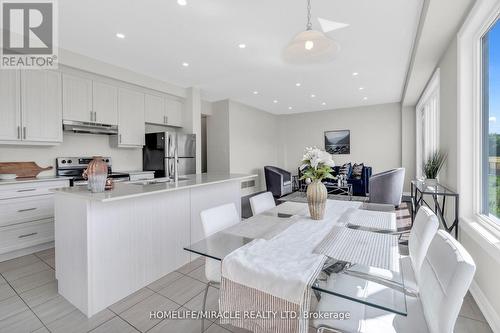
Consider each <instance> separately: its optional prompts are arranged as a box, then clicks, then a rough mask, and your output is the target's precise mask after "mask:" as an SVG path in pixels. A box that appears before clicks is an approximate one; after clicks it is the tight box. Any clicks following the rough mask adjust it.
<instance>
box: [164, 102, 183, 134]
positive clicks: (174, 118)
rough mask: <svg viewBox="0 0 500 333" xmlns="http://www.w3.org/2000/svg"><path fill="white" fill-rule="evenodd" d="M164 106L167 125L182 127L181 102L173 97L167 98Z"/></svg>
mask: <svg viewBox="0 0 500 333" xmlns="http://www.w3.org/2000/svg"><path fill="white" fill-rule="evenodd" d="M166 106H167V114H166V116H167V125H169V126H176V127H182V111H183V108H184V107H183V104H182V102H180V101H178V100H175V99H171V98H167V99H166Z"/></svg>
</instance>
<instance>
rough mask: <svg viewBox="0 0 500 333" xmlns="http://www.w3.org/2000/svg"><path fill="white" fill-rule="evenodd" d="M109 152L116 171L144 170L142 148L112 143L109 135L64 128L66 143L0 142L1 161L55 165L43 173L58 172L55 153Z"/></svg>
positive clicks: (72, 154) (87, 153)
mask: <svg viewBox="0 0 500 333" xmlns="http://www.w3.org/2000/svg"><path fill="white" fill-rule="evenodd" d="M94 155H101V156H110V157H111V158H112V159H113V170H114V171H133V170H142V149H123V148H122V149H117V148H112V147H111V146H110V145H109V137H108V136H107V135H95V134H74V133H70V132H64V138H63V143H61V144H60V145H58V146H21V145H17V146H15V145H12V146H5V145H0V162H21V161H34V162H36V163H37V164H38V165H40V166H41V167H46V166H49V165H51V166H53V167H54V169H53V170H50V171H46V172H43V173H41V174H40V175H47V176H48V175H51V174H55V160H56V157H63V156H68V157H72V156H94Z"/></svg>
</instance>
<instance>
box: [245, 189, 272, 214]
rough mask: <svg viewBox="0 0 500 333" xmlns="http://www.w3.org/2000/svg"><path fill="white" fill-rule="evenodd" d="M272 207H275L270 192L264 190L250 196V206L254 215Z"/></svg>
mask: <svg viewBox="0 0 500 333" xmlns="http://www.w3.org/2000/svg"><path fill="white" fill-rule="evenodd" d="M274 207H276V202H275V201H274V197H273V194H272V193H271V192H264V193H261V194H257V195H254V196H253V197H251V198H250V208H252V214H253V215H254V216H255V215H257V214H260V213H262V212H265V211H266V210H269V209H271V208H274Z"/></svg>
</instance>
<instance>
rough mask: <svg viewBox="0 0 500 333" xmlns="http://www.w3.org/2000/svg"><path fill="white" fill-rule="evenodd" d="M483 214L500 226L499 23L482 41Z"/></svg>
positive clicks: (494, 25)
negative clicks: (499, 223)
mask: <svg viewBox="0 0 500 333" xmlns="http://www.w3.org/2000/svg"><path fill="white" fill-rule="evenodd" d="M482 58H483V61H482V104H483V172H482V174H483V200H482V202H483V213H484V214H485V215H488V216H490V217H491V218H492V219H494V220H496V221H497V222H500V22H499V21H498V20H497V21H496V23H495V24H493V26H492V27H491V28H490V29H489V30H488V32H487V33H486V34H485V35H484V36H483V38H482Z"/></svg>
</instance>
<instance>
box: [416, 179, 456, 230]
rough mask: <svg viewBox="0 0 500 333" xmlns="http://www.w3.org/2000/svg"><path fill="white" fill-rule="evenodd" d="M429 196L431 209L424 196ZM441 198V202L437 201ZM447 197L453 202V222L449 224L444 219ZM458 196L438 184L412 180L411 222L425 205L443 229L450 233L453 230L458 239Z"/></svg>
mask: <svg viewBox="0 0 500 333" xmlns="http://www.w3.org/2000/svg"><path fill="white" fill-rule="evenodd" d="M426 195H427V196H430V197H431V198H432V202H433V204H434V205H433V207H432V206H431V205H429V203H428V202H427V201H426V200H425V198H424V196H426ZM439 197H441V202H440V201H439ZM447 197H449V198H451V199H453V200H454V203H455V207H454V208H455V210H454V217H453V222H452V223H451V224H449V223H447V221H446V218H445V216H444V215H445V212H446V198H447ZM458 199H459V195H458V193H457V192H454V191H452V190H450V189H449V188H447V187H445V186H443V185H441V184H439V183H429V182H427V183H426V182H425V181H422V180H412V181H411V202H412V214H411V222H412V225H413V221H414V219H415V215H416V214H417V211H418V208H419V207H420V206H422V205H426V206H427V207H429V208H430V209H431V210H433V211H434V213H435V214H436V215H437V216H438V219H439V221H440V222H441V223H442V225H443V227H444V228H445V229H446V230H447V231H448V232H449V233H451V232H452V231H453V229H455V238H457V239H458V221H459V219H458V201H459V200H458Z"/></svg>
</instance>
